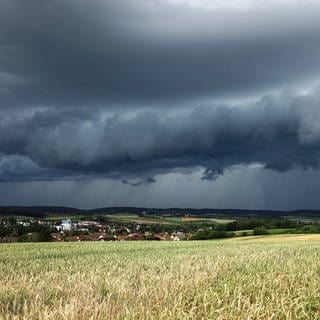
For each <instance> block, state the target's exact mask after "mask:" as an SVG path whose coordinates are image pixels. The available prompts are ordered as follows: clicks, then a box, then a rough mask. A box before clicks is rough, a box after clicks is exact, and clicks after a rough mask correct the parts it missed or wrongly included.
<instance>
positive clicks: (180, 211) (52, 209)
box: [0, 206, 320, 219]
mask: <svg viewBox="0 0 320 320" xmlns="http://www.w3.org/2000/svg"><path fill="white" fill-rule="evenodd" d="M117 213H132V214H137V215H141V216H144V215H152V216H175V217H177V216H197V217H208V218H209V217H212V218H228V219H231V218H232V219H239V218H250V217H252V218H257V217H261V218H281V217H297V218H298V217H299V218H302V217H303V218H313V219H314V218H319V219H320V210H294V211H276V210H245V209H210V208H204V209H193V208H165V209H164V208H144V207H106V208H97V209H90V210H84V209H77V208H70V207H57V206H32V207H23V206H0V216H26V217H38V218H42V217H45V216H47V215H84V216H88V217H90V216H92V215H102V214H108V215H110V214H117Z"/></svg>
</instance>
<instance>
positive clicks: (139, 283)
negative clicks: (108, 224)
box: [0, 236, 320, 320]
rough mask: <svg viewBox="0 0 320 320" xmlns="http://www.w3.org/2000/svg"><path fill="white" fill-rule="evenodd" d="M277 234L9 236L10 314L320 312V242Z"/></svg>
mask: <svg viewBox="0 0 320 320" xmlns="http://www.w3.org/2000/svg"><path fill="white" fill-rule="evenodd" d="M269 239H272V237H256V238H253V237H252V238H250V237H246V238H241V239H229V240H220V241H199V242H198V241H186V242H147V241H145V242H104V243H98V242H91V243H89V242H88V243H42V244H9V245H1V246H0V319H55V320H56V319H57V320H58V319H83V320H88V319H166V320H167V319H276V320H278V319H320V241H319V240H318V238H317V237H316V238H311V239H310V238H306V239H303V238H300V239H299V240H297V239H294V238H292V237H279V236H277V237H276V238H274V239H277V241H270V240H269ZM288 240H290V241H288ZM300 240H303V241H300Z"/></svg>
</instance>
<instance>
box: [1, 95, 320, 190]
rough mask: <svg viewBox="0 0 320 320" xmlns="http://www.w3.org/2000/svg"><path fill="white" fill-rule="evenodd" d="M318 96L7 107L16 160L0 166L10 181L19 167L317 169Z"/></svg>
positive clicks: (135, 173)
mask: <svg viewBox="0 0 320 320" xmlns="http://www.w3.org/2000/svg"><path fill="white" fill-rule="evenodd" d="M319 103H320V91H319V90H318V91H315V92H312V93H309V94H307V95H300V96H291V95H289V94H286V95H278V96H266V97H264V98H262V99H261V100H259V101H258V102H256V103H252V104H251V105H247V106H238V107H231V106H228V105H221V106H219V105H216V106H204V107H198V108H196V109H193V110H184V111H181V110H180V111H175V112H173V111H149V112H147V111H145V112H135V113H134V112H132V113H131V114H130V113H128V112H125V113H117V114H109V113H103V112H101V113H99V114H95V115H94V116H87V117H85V114H82V115H81V117H76V116H72V114H73V112H75V113H76V110H72V109H69V110H65V109H64V110H62V111H57V110H56V111H54V112H53V111H52V110H42V111H34V112H33V113H27V114H25V115H22V114H21V113H15V112H14V111H13V112H11V113H10V112H8V111H7V112H6V116H3V117H1V120H0V136H1V140H0V151H1V152H2V159H6V157H12V159H13V160H14V161H13V163H16V165H15V166H14V168H13V169H12V168H10V167H9V169H8V161H4V160H3V161H2V162H0V172H1V173H2V174H1V176H2V178H3V179H5V180H6V179H13V180H14V179H16V177H17V176H18V174H19V177H20V179H21V178H23V176H24V175H25V178H26V179H29V178H30V176H32V173H34V175H35V176H36V177H41V176H42V179H43V178H45V177H47V178H49V179H50V178H52V177H53V178H55V177H56V176H57V174H58V175H59V172H60V176H61V177H66V176H67V177H68V176H69V177H73V176H76V177H79V176H83V175H89V176H108V177H115V178H120V177H122V179H121V180H123V181H124V183H131V184H135V183H138V184H140V182H141V181H142V182H143V183H151V182H154V180H153V178H152V176H154V175H157V174H161V173H166V172H172V171H173V170H177V169H178V170H180V169H183V168H186V169H188V168H190V169H191V170H193V169H192V168H196V167H204V168H205V171H204V176H203V179H206V180H212V179H215V178H216V177H217V176H218V175H221V174H223V172H224V170H226V169H228V168H231V167H232V166H234V165H241V164H245V165H247V164H252V163H261V164H263V165H265V167H266V168H268V169H272V170H275V171H279V172H281V171H286V170H289V169H292V168H295V167H301V168H308V167H312V168H318V167H319V164H320V125H319V123H320V121H319V119H320V110H319V108H318V106H319ZM14 157H15V158H14ZM18 160H19V161H18ZM25 168H27V169H28V168H29V169H30V168H31V169H30V170H27V169H25ZM17 173H18V174H17ZM48 173H50V174H48ZM139 177H142V178H139ZM144 177H146V178H144ZM130 179H131V180H130ZM132 179H134V180H132ZM132 181H133V182H132Z"/></svg>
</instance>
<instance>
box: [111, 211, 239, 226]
mask: <svg viewBox="0 0 320 320" xmlns="http://www.w3.org/2000/svg"><path fill="white" fill-rule="evenodd" d="M105 217H106V218H109V219H110V220H112V221H118V222H119V221H121V222H134V223H140V224H164V225H168V224H171V225H175V224H176V225H180V224H184V223H190V222H191V223H208V224H212V223H229V222H232V221H234V220H231V219H219V218H201V217H163V216H162V217H161V216H158V217H157V216H147V215H146V216H139V215H136V214H132V213H117V214H108V215H105Z"/></svg>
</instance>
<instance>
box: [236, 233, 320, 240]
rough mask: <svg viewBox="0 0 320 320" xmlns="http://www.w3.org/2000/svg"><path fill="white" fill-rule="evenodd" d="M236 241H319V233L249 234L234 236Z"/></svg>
mask: <svg viewBox="0 0 320 320" xmlns="http://www.w3.org/2000/svg"><path fill="white" fill-rule="evenodd" d="M235 239H236V240H238V241H249V242H250V241H254V242H256V241H263V242H265V241H268V242H281V241H310V240H318V241H320V234H292V235H279V236H272V235H270V236H249V237H239V238H235Z"/></svg>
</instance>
